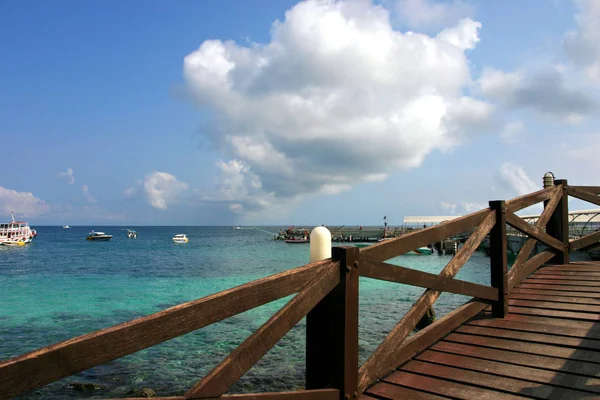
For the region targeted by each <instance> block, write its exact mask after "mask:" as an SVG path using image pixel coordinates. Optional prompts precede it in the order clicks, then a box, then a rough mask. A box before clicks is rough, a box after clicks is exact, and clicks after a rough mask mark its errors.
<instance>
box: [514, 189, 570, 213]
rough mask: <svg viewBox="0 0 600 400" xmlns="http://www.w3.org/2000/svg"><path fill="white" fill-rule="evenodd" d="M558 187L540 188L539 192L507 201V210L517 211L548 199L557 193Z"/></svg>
mask: <svg viewBox="0 0 600 400" xmlns="http://www.w3.org/2000/svg"><path fill="white" fill-rule="evenodd" d="M557 191H558V189H557V188H556V187H551V188H548V189H542V190H538V191H537V192H533V193H529V194H526V195H523V196H519V197H516V198H514V199H512V200H507V201H506V210H507V211H509V212H512V213H514V212H517V211H519V210H522V209H524V208H527V207H530V206H532V205H534V204H537V203H540V202H542V201H544V200H548V199H550V198H552V197H553V196H555V195H556V192H557Z"/></svg>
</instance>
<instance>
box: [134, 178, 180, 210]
mask: <svg viewBox="0 0 600 400" xmlns="http://www.w3.org/2000/svg"><path fill="white" fill-rule="evenodd" d="M142 185H143V187H144V193H145V194H146V199H147V200H148V203H149V204H150V205H151V206H152V207H154V208H158V209H161V210H166V209H167V208H168V206H169V205H170V204H177V203H178V202H179V198H180V196H181V195H182V194H183V193H184V192H186V191H187V190H188V189H189V186H188V184H187V183H185V182H181V181H179V180H177V178H176V177H175V176H174V175H171V174H169V173H167V172H158V171H154V172H152V173H151V174H149V175H147V176H146V178H145V179H144V180H143V182H142ZM126 190H127V189H126Z"/></svg>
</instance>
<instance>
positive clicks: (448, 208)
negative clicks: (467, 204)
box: [440, 201, 457, 214]
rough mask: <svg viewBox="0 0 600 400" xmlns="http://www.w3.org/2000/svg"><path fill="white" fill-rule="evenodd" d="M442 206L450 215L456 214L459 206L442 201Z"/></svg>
mask: <svg viewBox="0 0 600 400" xmlns="http://www.w3.org/2000/svg"><path fill="white" fill-rule="evenodd" d="M440 206H442V208H443V209H444V210H446V211H448V212H449V213H450V214H455V213H456V207H457V205H456V204H454V203H448V202H446V201H442V202H441V203H440Z"/></svg>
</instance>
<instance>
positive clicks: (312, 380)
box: [306, 247, 359, 398]
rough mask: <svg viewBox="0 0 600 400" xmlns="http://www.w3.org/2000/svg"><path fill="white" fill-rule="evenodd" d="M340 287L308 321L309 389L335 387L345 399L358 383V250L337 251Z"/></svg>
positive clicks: (307, 380) (312, 313)
mask: <svg viewBox="0 0 600 400" xmlns="http://www.w3.org/2000/svg"><path fill="white" fill-rule="evenodd" d="M332 250H333V258H334V259H337V260H339V262H340V283H339V284H338V285H337V286H336V287H335V288H334V289H333V290H332V291H331V293H329V294H328V295H327V296H326V297H325V298H323V300H321V301H320V302H319V303H318V304H317V305H316V306H315V307H314V308H313V309H312V310H311V311H310V312H309V313H308V315H307V317H306V388H307V389H318V388H323V387H332V388H336V389H339V390H340V396H341V397H342V398H344V397H346V395H350V396H351V395H352V394H353V393H354V392H355V391H356V387H357V380H358V376H357V374H358V269H357V264H356V263H355V262H356V261H357V258H358V255H359V250H358V248H357V247H334V248H333V249H332Z"/></svg>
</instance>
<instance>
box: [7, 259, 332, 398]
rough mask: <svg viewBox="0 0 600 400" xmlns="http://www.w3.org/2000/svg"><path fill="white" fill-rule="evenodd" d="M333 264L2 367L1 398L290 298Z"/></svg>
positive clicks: (103, 332)
mask: <svg viewBox="0 0 600 400" xmlns="http://www.w3.org/2000/svg"><path fill="white" fill-rule="evenodd" d="M333 264H334V262H332V261H331V260H325V261H320V262H318V263H312V264H308V265H305V266H303V267H300V268H296V269H292V270H289V271H285V272H281V273H278V274H275V275H271V276H268V277H266V278H262V279H259V280H256V281H253V282H250V283H246V284H244V285H241V286H237V287H235V288H232V289H229V290H225V291H222V292H219V293H216V294H213V295H210V296H206V297H203V298H201V299H198V300H193V301H190V302H187V303H183V304H179V305H177V306H174V307H171V308H168V309H166V310H163V311H160V312H158V313H155V314H151V315H148V316H145V317H142V318H138V319H135V320H133V321H128V322H125V323H122V324H119V325H116V326H113V327H111V328H107V329H103V330H100V331H96V332H92V333H88V334H85V335H82V336H78V337H76V338H72V339H69V340H66V341H64V342H61V343H57V344H53V345H51V346H48V347H44V348H41V349H38V350H35V351H33V352H30V353H27V354H23V355H21V356H17V357H14V358H12V359H9V360H6V361H3V362H0V376H2V379H0V393H4V394H6V396H7V397H13V396H16V395H17V394H20V393H23V392H25V391H28V390H31V389H34V388H36V387H39V386H43V385H45V384H48V383H50V382H54V381H56V380H59V379H61V378H64V377H66V376H69V375H73V374H75V373H77V372H80V371H84V370H86V369H89V368H91V367H94V366H96V365H100V364H103V363H106V362H108V361H111V360H114V359H117V358H119V357H123V356H125V355H127V354H131V353H135V352H136V351H139V350H142V349H145V348H148V347H151V346H154V345H156V344H158V343H162V342H164V341H166V340H169V339H173V338H175V337H177V336H180V335H183V334H186V333H189V332H192V331H195V330H197V329H200V328H202V327H204V326H207V325H210V324H213V323H215V322H218V321H221V320H223V319H225V318H229V317H231V316H233V315H236V314H239V313H242V312H244V311H247V310H250V309H252V308H255V307H258V306H260V305H263V304H266V303H269V302H271V301H274V300H277V299H280V298H282V297H286V296H289V295H290V294H293V293H296V292H297V291H298V290H300V289H301V288H302V287H303V286H304V285H306V283H307V282H309V281H310V280H311V279H312V278H313V277H314V276H315V274H317V273H318V272H319V271H321V270H322V269H323V268H325V267H328V266H330V265H333ZM24 376H27V377H28V379H23V377H24Z"/></svg>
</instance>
